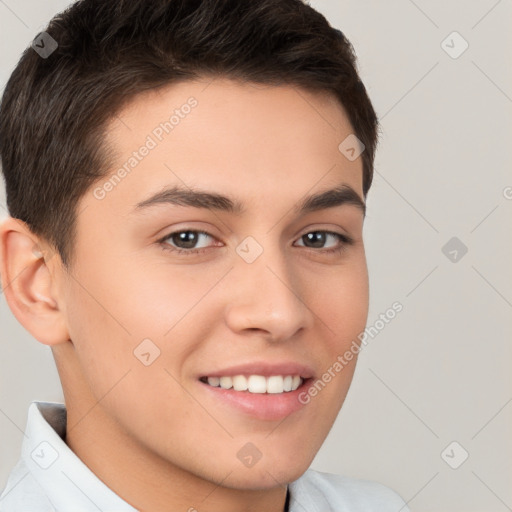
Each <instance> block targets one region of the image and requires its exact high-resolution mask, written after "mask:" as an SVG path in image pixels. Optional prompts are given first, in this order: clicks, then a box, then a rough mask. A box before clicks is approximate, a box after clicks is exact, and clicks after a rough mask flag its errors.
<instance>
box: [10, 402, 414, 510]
mask: <svg viewBox="0 0 512 512" xmlns="http://www.w3.org/2000/svg"><path fill="white" fill-rule="evenodd" d="M65 431H66V408H65V406H64V404H60V403H51V402H32V403H31V404H30V407H29V409H28V419H27V428H26V430H25V438H24V440H23V444H22V448H21V458H20V460H19V462H18V463H17V464H16V466H15V467H14V468H13V470H12V471H11V473H10V475H9V478H8V480H7V485H6V487H5V489H4V490H3V492H2V495H1V496H0V512H98V511H102V512H136V509H135V508H133V507H132V506H131V505H129V504H128V503H126V502H125V501H124V500H123V499H121V498H120V497H119V496H118V495H117V494H115V493H114V492H113V491H112V490H111V489H109V488H108V487H107V486H106V485H105V484H104V483H103V482H102V481H101V480H100V479H99V478H98V477H97V476H96V475H95V474H94V473H93V472H92V471H91V470H90V469H89V468H88V467H87V466H86V465H85V464H84V463H83V462H82V461H81V460H80V459H79V458H78V457H77V456H76V455H75V453H74V452H73V451H72V450H71V449H70V448H69V447H68V446H67V445H66V443H65V442H64V438H65ZM288 489H289V492H290V508H289V512H330V511H331V512H372V511H374V512H409V509H408V507H407V505H406V504H405V503H404V501H403V500H402V499H401V498H400V496H398V495H397V494H396V493H395V492H394V491H392V490H391V489H389V488H388V487H385V486H384V485H382V484H379V483H376V482H371V481H367V480H359V479H355V478H348V477H344V476H340V475H333V474H328V473H320V472H318V471H313V470H311V469H309V470H307V471H306V472H305V473H304V474H303V475H302V476H301V477H300V478H299V479H298V480H296V481H295V482H292V483H291V484H289V486H288Z"/></svg>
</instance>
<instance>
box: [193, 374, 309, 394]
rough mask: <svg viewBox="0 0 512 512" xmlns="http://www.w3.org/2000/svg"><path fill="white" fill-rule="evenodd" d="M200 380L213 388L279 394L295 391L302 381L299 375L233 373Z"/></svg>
mask: <svg viewBox="0 0 512 512" xmlns="http://www.w3.org/2000/svg"><path fill="white" fill-rule="evenodd" d="M199 380H200V381H201V382H204V383H205V384H208V385H209V386H212V387H214V388H217V387H220V388H222V389H232V390H233V391H240V392H244V391H245V392H249V393H256V394H265V393H267V394H279V393H289V392H290V391H295V390H296V389H298V388H299V387H300V386H301V385H302V384H303V382H304V379H303V378H302V377H300V375H271V376H269V377H265V376H264V375H247V376H246V375H234V376H223V377H201V378H200V379H199Z"/></svg>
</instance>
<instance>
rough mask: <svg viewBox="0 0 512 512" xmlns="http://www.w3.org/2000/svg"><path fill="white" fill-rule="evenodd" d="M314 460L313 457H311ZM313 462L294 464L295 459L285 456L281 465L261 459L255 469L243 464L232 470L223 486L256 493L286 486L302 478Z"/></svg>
mask: <svg viewBox="0 0 512 512" xmlns="http://www.w3.org/2000/svg"><path fill="white" fill-rule="evenodd" d="M312 459H313V457H311V460H312ZM311 460H302V461H297V462H293V458H289V457H286V456H285V455H283V456H282V459H281V460H280V462H279V463H276V462H275V461H266V462H264V461H263V459H261V460H260V461H259V462H258V463H256V464H255V465H254V466H253V467H244V466H243V465H242V464H241V465H240V466H238V467H236V468H235V469H233V470H232V472H231V474H230V475H229V477H227V478H226V479H225V480H224V481H223V482H222V484H221V485H222V486H224V487H229V488H232V489H239V490H242V489H246V490H254V491H256V490H265V489H271V488H275V487H277V486H279V485H286V484H289V483H290V482H293V481H295V480H297V479H298V478H299V477H301V476H302V475H303V474H304V472H305V471H306V470H307V469H308V467H309V465H310V463H311ZM290 461H292V462H290Z"/></svg>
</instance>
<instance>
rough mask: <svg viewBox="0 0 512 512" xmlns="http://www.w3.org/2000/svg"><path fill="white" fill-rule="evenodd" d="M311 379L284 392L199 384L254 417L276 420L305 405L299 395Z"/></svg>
mask: <svg viewBox="0 0 512 512" xmlns="http://www.w3.org/2000/svg"><path fill="white" fill-rule="evenodd" d="M311 380H312V379H305V380H304V382H303V383H302V384H301V385H300V386H299V387H298V388H297V389H296V390H295V391H287V392H283V393H251V392H249V391H235V390H234V389H224V388H221V387H214V386H210V385H209V384H206V383H204V382H201V381H199V384H200V385H201V386H203V387H204V388H205V389H206V391H207V392H209V393H211V394H212V396H214V397H215V398H216V399H218V400H222V401H224V402H225V403H228V404H230V405H232V406H234V407H235V408H237V409H238V410H240V411H242V412H244V413H246V414H248V415H250V416H252V417H254V418H257V419H260V420H268V421H275V420H281V419H283V418H286V417H287V416H289V415H290V414H292V413H293V412H296V411H298V410H299V409H302V407H304V405H305V404H303V403H301V402H300V401H299V395H300V394H301V393H302V392H303V391H304V390H305V389H307V387H308V386H309V383H310V381H311Z"/></svg>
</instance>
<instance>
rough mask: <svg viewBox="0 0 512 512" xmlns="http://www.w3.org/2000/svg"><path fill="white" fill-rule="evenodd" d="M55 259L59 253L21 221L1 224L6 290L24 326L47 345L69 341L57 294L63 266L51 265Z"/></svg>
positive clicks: (1, 274)
mask: <svg viewBox="0 0 512 512" xmlns="http://www.w3.org/2000/svg"><path fill="white" fill-rule="evenodd" d="M53 258H55V259H57V258H58V254H56V253H55V252H54V251H53V250H51V249H50V248H49V246H48V245H47V244H46V243H43V242H42V241H41V240H40V239H39V238H38V237H37V236H36V235H34V234H33V233H32V232H31V231H30V229H29V228H28V226H27V225H26V224H25V223H24V222H22V221H21V220H19V219H15V218H13V217H8V218H7V219H6V220H5V221H3V222H2V223H1V224H0V277H1V284H2V291H3V293H4V294H5V299H6V301H7V304H8V305H9V308H10V309H11V311H12V312H13V314H14V316H15V317H16V318H17V319H18V321H19V322H20V324H21V325H23V326H24V327H25V329H27V331H29V332H30V334H31V335H32V336H33V337H34V338H35V339H36V340H38V341H40V342H41V343H44V344H45V345H57V344H59V343H63V342H66V341H67V340H69V333H68V330H67V326H66V318H65V316H64V314H63V308H62V306H63V303H62V300H60V299H59V297H58V295H57V284H58V283H57V276H56V272H59V269H60V268H61V267H60V266H59V265H52V266H51V267H49V265H48V263H49V261H50V259H53ZM52 263H56V262H55V261H54V262H52ZM52 272H53V274H52Z"/></svg>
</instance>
